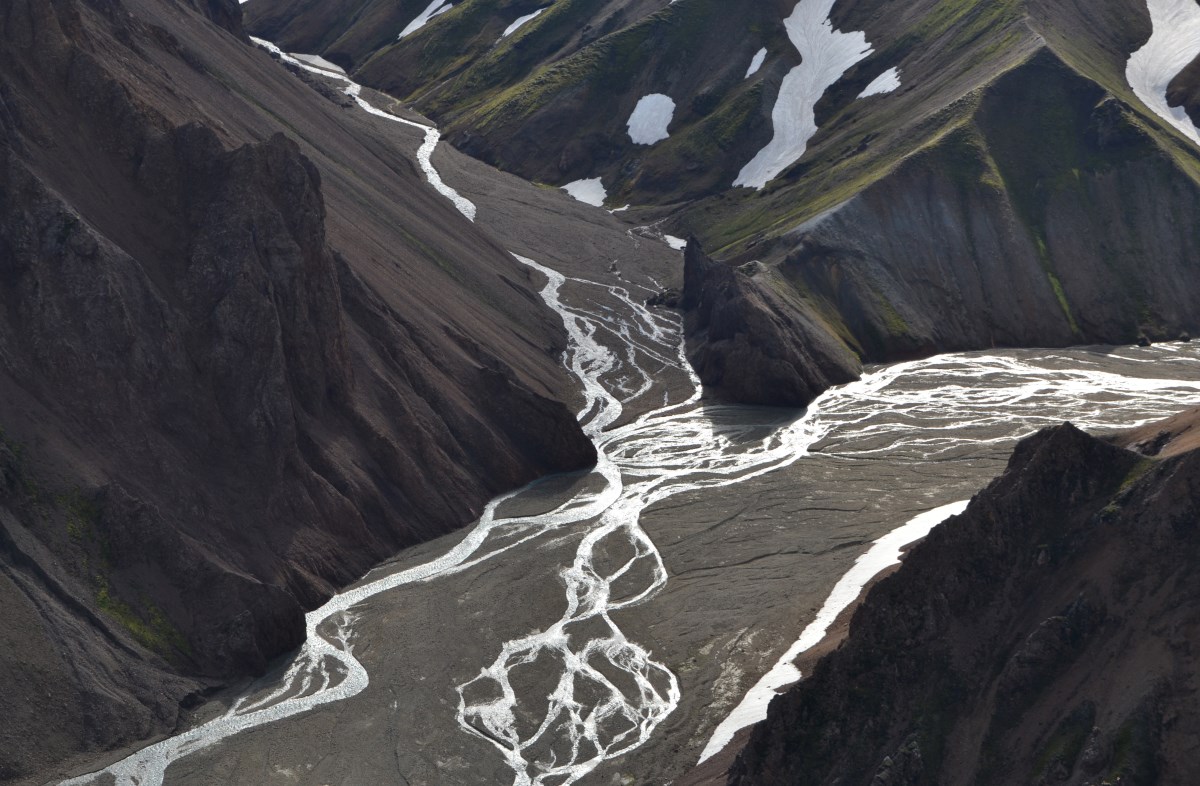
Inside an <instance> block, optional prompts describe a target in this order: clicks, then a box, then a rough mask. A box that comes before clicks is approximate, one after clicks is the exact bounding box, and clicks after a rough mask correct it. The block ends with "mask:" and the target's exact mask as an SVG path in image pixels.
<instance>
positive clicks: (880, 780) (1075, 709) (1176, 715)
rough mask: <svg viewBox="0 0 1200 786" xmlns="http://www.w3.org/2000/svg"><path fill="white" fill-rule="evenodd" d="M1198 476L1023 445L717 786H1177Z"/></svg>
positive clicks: (1051, 441) (1185, 457) (1074, 435)
mask: <svg viewBox="0 0 1200 786" xmlns="http://www.w3.org/2000/svg"><path fill="white" fill-rule="evenodd" d="M1195 420H1196V418H1195V413H1192V414H1191V415H1190V416H1189V417H1188V423H1187V424H1186V425H1185V424H1182V423H1179V422H1175V423H1173V424H1169V425H1168V426H1167V427H1165V428H1160V429H1157V431H1162V432H1163V433H1166V434H1167V438H1166V439H1165V440H1160V441H1161V442H1164V443H1169V442H1170V441H1172V440H1173V438H1174V437H1177V436H1178V435H1181V434H1185V433H1188V432H1189V431H1190V427H1191V425H1194V422H1195ZM1144 437H1145V434H1143V433H1138V434H1135V435H1132V436H1130V437H1127V438H1125V439H1124V440H1123V441H1124V442H1126V443H1130V442H1132V443H1140V442H1141V441H1142V440H1144ZM1158 450H1159V451H1162V452H1163V453H1164V455H1170V454H1172V453H1173V451H1172V450H1170V449H1167V450H1164V445H1159V446H1158ZM1198 479H1200V453H1197V452H1195V451H1190V452H1184V453H1182V454H1179V455H1172V456H1170V457H1168V458H1163V459H1162V460H1158V461H1156V460H1152V459H1149V458H1147V457H1145V456H1143V455H1140V454H1138V453H1136V452H1133V451H1130V450H1126V449H1123V448H1121V447H1118V446H1115V445H1113V444H1110V443H1109V442H1106V441H1104V440H1100V439H1097V438H1094V437H1091V436H1088V435H1087V434H1084V433H1083V432H1081V431H1079V430H1077V429H1075V428H1074V427H1072V426H1070V425H1064V426H1061V427H1057V428H1052V429H1047V430H1045V431H1043V432H1041V433H1039V434H1037V435H1036V436H1033V437H1030V438H1028V439H1027V440H1025V441H1024V442H1022V443H1021V444H1020V445H1019V446H1018V448H1017V450H1016V451H1015V453H1014V454H1013V457H1012V459H1011V461H1010V463H1009V466H1008V469H1007V471H1006V472H1005V473H1004V474H1003V475H1002V476H1001V477H1000V478H998V479H997V480H996V481H995V482H993V483H992V484H991V485H990V486H988V487H987V488H986V489H985V490H984V491H982V492H980V493H979V494H978V495H977V496H976V497H975V499H974V500H973V501H972V502H971V505H970V507H969V508H968V509H967V510H966V512H965V513H964V514H963V515H961V516H958V517H954V518H952V519H950V520H949V521H947V522H946V523H944V524H943V525H941V526H940V527H938V528H937V529H936V530H934V531H933V533H932V534H931V535H930V536H929V537H928V538H927V539H926V540H925V541H924V542H922V543H921V544H919V545H918V546H916V547H915V548H914V549H913V551H912V553H911V554H910V555H909V556H908V557H907V558H906V559H905V561H904V564H903V565H902V566H901V567H900V568H899V569H898V570H897V571H896V572H895V573H894V574H893V575H892V576H890V577H888V578H886V579H884V580H882V581H881V582H879V584H878V585H877V586H876V587H875V588H873V589H872V590H871V591H870V593H869V594H868V595H867V597H866V599H865V600H864V601H863V604H862V606H861V607H860V608H859V609H858V611H857V612H856V613H855V615H854V618H853V621H852V622H851V626H850V632H849V634H848V637H847V639H846V640H845V642H844V643H843V644H842V645H841V647H840V648H839V649H838V650H837V651H835V652H834V653H832V654H830V655H828V656H826V657H825V658H824V659H823V660H822V661H821V662H820V663H819V664H818V665H817V667H816V670H815V672H814V673H813V674H812V675H811V676H807V677H806V678H805V680H804V681H803V682H801V683H800V684H799V685H797V686H796V687H795V688H793V689H791V690H790V691H789V692H788V693H786V694H785V695H783V696H781V697H780V698H778V699H776V700H775V701H773V702H772V704H771V708H770V713H769V717H768V719H767V720H766V721H765V722H764V723H762V724H760V725H759V726H758V727H756V729H755V730H754V732H753V735H752V736H751V738H750V741H749V743H748V744H747V746H746V748H745V750H744V751H743V752H742V753H741V755H740V757H739V758H738V760H737V762H736V764H735V765H734V767H733V769H732V771H731V773H730V776H729V783H730V784H755V785H756V786H758V785H760V784H761V785H764V786H765V785H767V784H776V783H780V784H782V783H789V784H791V783H804V784H832V783H839V784H845V785H846V786H850V785H851V784H864V786H866V785H867V784H871V785H872V786H882V785H883V784H897V785H898V784H912V785H915V784H928V783H938V784H959V783H962V784H966V783H982V784H1017V783H1020V784H1049V783H1067V784H1098V783H1101V782H1105V783H1125V784H1150V783H1185V782H1187V781H1188V780H1189V779H1190V776H1191V774H1192V773H1194V772H1195V771H1196V768H1197V767H1198V766H1200V762H1198V761H1197V758H1196V751H1195V749H1194V746H1192V745H1191V742H1190V740H1192V739H1193V738H1194V735H1195V734H1196V732H1197V728H1198V727H1200V714H1198V713H1197V711H1196V708H1195V706H1194V703H1193V702H1191V701H1190V699H1189V697H1190V695H1191V693H1192V692H1193V691H1194V690H1195V683H1196V680H1197V675H1198V674H1200V669H1198V667H1200V664H1198V663H1197V660H1196V655H1195V653H1194V652H1193V648H1192V647H1191V645H1190V644H1189V642H1191V641H1194V640H1195V636H1196V635H1197V633H1198V631H1197V630H1196V624H1197V623H1196V619H1197V617H1196V609H1195V599H1196V597H1197V592H1198V590H1200V588H1198V587H1197V586H1196V577H1195V571H1194V570H1193V566H1194V565H1195V563H1196V560H1197V559H1198V558H1200V532H1198V531H1197V529H1196V522H1197V521H1200V510H1197V497H1196V495H1195V493H1194V490H1195V487H1196V484H1197V482H1198Z"/></svg>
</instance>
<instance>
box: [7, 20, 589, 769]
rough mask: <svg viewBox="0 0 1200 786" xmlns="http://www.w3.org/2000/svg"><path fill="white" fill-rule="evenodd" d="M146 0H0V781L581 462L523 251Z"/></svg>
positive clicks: (113, 736) (195, 685)
mask: <svg viewBox="0 0 1200 786" xmlns="http://www.w3.org/2000/svg"><path fill="white" fill-rule="evenodd" d="M166 5H167V4H162V3H159V2H157V0H147V2H144V3H143V2H141V0H127V2H124V3H121V2H116V1H115V0H112V1H110V2H104V3H91V2H75V1H74V0H55V2H40V0H36V1H35V0H15V2H13V3H10V4H9V7H8V9H7V12H6V13H5V14H0V102H2V103H0V606H3V608H4V617H3V621H4V624H3V625H2V626H0V628H2V629H3V631H4V634H3V636H4V638H3V640H2V641H0V715H3V716H4V717H5V718H7V719H9V722H6V723H4V724H0V780H6V781H7V780H17V781H23V780H25V779H29V778H32V777H33V776H34V774H35V773H36V774H39V775H43V774H44V775H45V777H49V775H48V774H47V773H49V772H50V768H53V767H61V766H63V765H64V764H66V765H68V766H69V764H70V761H71V757H88V756H91V757H95V756H96V755H97V754H98V753H100V752H103V751H108V750H111V749H113V748H116V747H119V746H123V745H127V744H130V743H131V742H134V741H137V740H144V739H146V738H149V737H152V736H154V735H156V734H160V733H162V732H164V731H167V730H170V729H172V728H173V727H174V726H175V725H176V723H177V722H178V719H179V707H180V703H181V702H183V701H186V700H187V699H188V696H189V695H196V694H198V692H201V691H204V690H207V689H209V688H210V687H212V686H213V685H214V684H217V683H219V682H222V681H225V680H229V679H232V678H235V677H239V676H242V675H246V674H252V673H259V672H261V671H263V670H264V669H265V668H266V666H267V664H268V662H269V661H270V660H271V659H273V658H275V657H277V656H278V655H280V654H281V653H284V652H286V651H288V650H289V649H292V648H294V647H295V646H297V645H298V644H299V643H300V641H301V640H302V638H303V635H304V619H303V614H304V611H305V610H306V609H308V608H312V607H314V606H316V605H318V604H320V603H321V602H323V601H324V600H325V599H326V598H327V597H328V596H329V595H330V593H331V592H333V591H334V590H335V589H336V588H337V587H338V586H341V585H344V584H345V583H347V582H349V581H352V580H354V579H356V578H358V577H359V576H361V575H362V574H363V573H364V572H365V571H366V570H367V569H368V568H370V567H371V566H372V565H374V564H376V563H378V562H379V561H381V560H382V559H385V558H387V557H389V556H391V555H393V554H394V553H395V552H396V551H397V550H398V549H400V548H402V547H404V546H407V545H411V544H414V543H417V542H419V541H422V540H425V539H428V538H431V537H435V536H438V535H441V534H444V533H446V532H448V531H451V530H452V529H454V528H456V527H459V526H462V525H463V524H466V523H468V522H470V521H471V520H473V519H474V518H476V517H477V516H478V514H479V512H480V510H481V509H482V506H483V505H484V504H485V503H486V501H487V500H488V499H489V498H490V497H492V496H494V495H495V494H496V493H498V492H500V491H503V490H508V489H511V488H513V487H516V486H519V485H521V484H524V483H527V482H529V481H530V480H532V479H534V478H536V477H538V476H540V475H543V474H546V473H548V472H555V471H563V470H573V469H579V468H582V467H584V466H587V465H589V464H591V463H592V462H594V461H595V452H594V448H593V446H592V444H591V443H590V442H589V441H588V440H587V438H586V437H585V436H584V435H583V433H582V431H581V429H580V428H579V426H578V423H577V422H576V420H575V418H574V416H573V414H572V412H571V411H570V410H569V409H568V408H567V407H566V406H565V405H564V404H563V403H561V401H559V400H555V398H554V397H555V396H561V395H563V394H566V393H569V392H570V388H569V386H568V384H567V381H566V377H565V374H563V373H562V372H561V369H560V368H559V366H558V363H557V355H558V352H559V350H560V349H561V346H562V342H563V337H562V334H561V331H560V330H559V329H558V328H557V326H555V322H554V321H553V319H552V315H550V316H548V317H547V316H542V315H541V314H540V313H539V312H538V311H537V310H536V309H535V308H531V305H530V304H531V303H534V302H536V300H537V299H536V296H535V295H533V294H532V291H531V288H530V287H529V286H528V278H527V277H525V274H524V272H523V269H521V268H519V267H518V266H517V265H516V264H515V263H514V262H513V261H512V260H511V258H509V257H508V256H507V255H506V254H504V253H503V251H502V250H501V249H498V248H496V246H495V244H494V243H493V242H492V241H490V240H489V239H487V238H485V237H484V236H482V235H481V234H479V233H478V232H477V231H476V230H474V229H473V228H472V227H471V226H470V225H469V224H467V223H466V222H465V221H463V220H462V218H461V216H459V215H458V213H457V212H456V211H455V210H454V209H453V207H452V206H451V205H449V203H448V202H446V200H444V199H442V198H441V197H440V196H438V195H437V194H436V193H435V192H433V191H431V190H429V189H428V188H427V187H426V186H425V185H424V184H423V182H422V180H421V178H420V174H419V173H418V172H416V170H415V168H414V167H413V166H412V165H411V163H409V162H408V161H407V160H405V159H404V158H403V156H401V155H400V154H398V153H396V152H395V149H394V148H395V146H394V145H387V144H382V145H381V144H380V143H379V139H378V138H377V137H374V136H369V135H367V134H365V133H364V131H363V128H364V127H363V126H360V125H354V124H353V123H350V124H348V125H343V124H342V122H341V117H340V116H341V114H343V113H342V110H341V109H340V108H338V107H336V106H334V105H333V104H330V103H329V102H328V101H326V100H325V99H323V98H321V97H320V96H318V95H317V94H316V93H314V92H313V91H312V90H310V89H309V88H308V87H306V86H305V85H304V84H303V83H301V82H300V81H298V80H295V79H294V78H293V77H291V76H290V75H289V74H288V73H287V72H286V71H284V70H283V69H281V68H279V67H278V65H277V64H276V63H274V62H273V61H271V60H270V59H269V58H267V57H266V56H265V55H262V54H261V53H260V52H258V51H257V50H256V49H253V48H251V47H249V46H244V45H243V43H242V42H241V41H239V40H238V39H237V38H234V37H231V36H229V35H227V34H226V33H225V32H223V31H219V30H216V29H215V28H214V27H213V25H212V24H211V22H210V21H209V18H210V17H211V18H212V19H214V20H215V21H217V22H220V23H222V24H223V25H224V26H225V27H226V28H227V29H232V30H234V32H237V29H236V28H237V25H236V18H237V14H238V13H240V9H239V7H238V6H237V4H236V3H229V2H224V0H222V2H213V3H207V2H206V3H203V4H202V5H201V7H200V8H199V11H200V12H201V14H202V15H201V14H198V13H196V12H194V11H192V10H189V9H188V8H186V7H177V6H174V5H170V7H169V8H167V7H166ZM196 53H202V54H196ZM216 72H220V73H223V74H232V73H237V74H239V78H240V79H241V80H242V82H241V83H240V84H239V85H238V89H239V91H240V92H239V93H237V94H235V93H234V92H232V91H230V89H229V88H228V87H227V86H226V84H225V82H223V81H221V80H220V79H216V78H214V77H213V76H212V74H213V73H216ZM242 95H245V96H246V98H245V99H243V98H242V97H241V96H242ZM268 104H269V105H271V106H272V107H273V108H272V109H271V110H267V109H265V108H261V109H260V107H265V106H266V105H268ZM280 118H288V119H286V120H284V121H283V122H284V123H286V124H287V125H288V127H289V128H292V129H293V130H295V128H303V129H305V131H304V132H297V133H296V134H295V137H294V138H290V137H285V136H284V135H283V134H281V133H278V132H277V129H278V127H279V124H280ZM297 138H298V139H300V140H302V141H301V142H300V143H298V142H297V141H294V139H297ZM301 144H303V145H305V147H304V148H303V149H302V147H301ZM319 162H323V163H324V165H325V167H326V168H324V169H319V168H318V163H319ZM381 162H383V164H381ZM377 171H379V172H382V173H383V177H382V179H381V180H378V181H372V180H371V178H373V177H375V176H376V173H377ZM322 172H325V173H327V174H328V173H330V172H332V177H331V178H330V177H328V176H327V177H323V176H322ZM347 172H351V173H352V175H351V176H348V175H347V174H346V173H347ZM330 179H332V181H333V182H332V185H331V183H330V182H329V181H330ZM385 194H386V196H385ZM347 205H353V206H355V208H356V211H357V212H354V213H353V215H352V216H351V217H349V218H348V217H347V211H348V208H347ZM362 205H370V206H371V207H370V209H369V210H363V209H362ZM348 225H352V227H353V231H349V230H348V229H347V227H348ZM331 227H332V229H331ZM414 249H415V250H414ZM463 260H469V271H470V276H466V275H461V274H460V272H459V271H461V270H465V269H467V262H465V261H463ZM447 271H450V272H449V273H447ZM497 278H499V279H501V280H503V281H505V282H506V283H507V284H508V285H509V286H504V287H496V286H495V283H494V282H495V280H496V279H497ZM518 314H519V315H520V317H519V319H518V318H517V317H516V316H515V315H518ZM45 777H41V779H40V780H39V781H38V782H42V781H44V780H45Z"/></svg>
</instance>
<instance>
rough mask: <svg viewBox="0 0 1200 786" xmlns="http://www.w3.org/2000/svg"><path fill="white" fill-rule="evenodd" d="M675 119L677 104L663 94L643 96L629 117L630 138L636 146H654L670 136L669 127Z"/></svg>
mask: <svg viewBox="0 0 1200 786" xmlns="http://www.w3.org/2000/svg"><path fill="white" fill-rule="evenodd" d="M673 117H675V102H674V101H673V100H672V99H671V97H670V96H665V95H663V94H662V93H651V94H650V95H648V96H643V97H642V99H641V100H640V101H638V103H637V106H636V107H634V109H633V114H632V115H630V116H629V138H630V139H632V140H633V143H634V144H635V145H652V144H654V143H655V142H661V141H662V140H664V139H666V138H667V137H669V136H670V134H669V133H667V126H669V125H671V119H672V118H673Z"/></svg>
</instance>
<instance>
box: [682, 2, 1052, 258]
mask: <svg viewBox="0 0 1200 786" xmlns="http://www.w3.org/2000/svg"><path fill="white" fill-rule="evenodd" d="M848 7H849V6H848ZM837 8H838V7H837V6H835V21H837V23H838V24H839V25H840V26H843V27H846V29H863V27H858V25H864V26H865V28H866V29H867V31H868V40H871V42H872V43H873V44H875V45H876V52H875V53H874V54H873V55H872V56H871V57H869V58H868V59H867V60H865V61H863V62H862V63H860V64H859V65H858V66H856V67H855V68H853V69H851V71H850V72H849V73H847V74H846V75H845V76H844V77H843V79H842V80H841V82H840V83H839V86H838V87H836V88H835V89H834V90H831V91H830V94H829V95H827V97H826V98H825V99H823V100H822V101H821V102H820V103H819V104H818V106H817V112H818V127H819V130H818V132H817V135H816V136H815V137H814V138H813V139H812V140H811V141H810V143H809V150H808V152H807V153H806V154H805V156H804V158H802V159H801V160H800V161H799V162H798V163H797V164H795V165H794V166H793V167H792V168H791V169H790V170H789V171H787V172H784V173H783V175H782V176H781V177H780V178H778V179H777V180H776V181H773V182H772V183H770V184H768V185H767V188H766V189H764V190H763V191H760V192H750V191H748V190H746V189H735V190H733V191H732V192H730V194H728V195H722V198H720V200H719V201H718V200H716V199H714V200H713V203H709V204H703V203H702V204H699V205H697V206H695V208H693V211H694V212H696V213H699V214H701V216H693V215H688V216H685V218H684V221H685V222H693V221H694V224H695V225H694V226H692V225H691V224H689V228H692V229H693V230H699V232H700V236H701V239H702V240H703V241H704V242H705V243H706V245H707V246H708V247H709V248H713V249H719V250H717V251H716V253H717V254H719V255H721V256H734V257H736V256H737V255H738V254H739V253H740V252H741V251H742V250H744V248H745V247H746V245H747V244H749V243H750V242H755V241H756V242H758V243H761V242H763V241H769V240H770V239H773V238H775V237H778V236H779V235H781V234H783V233H785V232H787V231H789V230H790V229H791V228H792V227H794V226H796V225H797V224H799V223H802V222H803V221H806V220H808V219H810V218H812V217H814V216H816V215H819V214H820V213H822V212H824V211H826V210H828V209H830V208H831V207H834V206H836V205H838V204H841V203H842V202H844V201H846V200H847V199H849V198H850V197H852V196H853V195H854V194H856V193H858V192H860V191H861V190H862V189H863V188H865V187H867V186H868V185H870V184H871V183H873V182H875V181H877V180H879V179H881V178H883V177H885V176H886V175H887V174H889V173H890V172H892V171H894V170H895V169H896V167H897V166H898V165H899V164H900V163H901V162H902V161H903V160H905V159H906V158H907V157H909V156H911V155H913V154H914V153H916V152H918V151H920V150H922V149H924V148H927V147H928V146H930V145H931V144H934V143H936V142H937V141H938V140H939V139H940V138H941V137H942V136H944V135H945V134H946V133H947V132H948V131H949V130H951V129H953V128H955V127H958V126H959V125H961V124H963V123H964V122H966V121H967V120H968V119H969V117H970V116H971V114H972V113H973V112H974V110H975V108H976V105H977V102H978V97H979V95H980V93H981V90H982V88H983V86H984V85H986V84H988V82H990V81H991V80H993V79H995V78H996V77H997V75H998V74H1000V73H1003V72H1005V71H1008V70H1010V69H1012V68H1015V67H1017V66H1019V65H1020V64H1021V63H1023V62H1025V61H1026V60H1027V59H1028V57H1029V55H1030V54H1031V53H1032V52H1033V51H1034V50H1035V49H1036V48H1037V46H1038V45H1039V44H1038V43H1037V41H1036V40H1035V39H1034V38H1033V37H1032V36H1031V34H1030V31H1029V30H1028V28H1027V27H1026V26H1025V25H1024V23H1023V15H1022V12H1021V3H1019V2H1016V0H1004V2H1000V3H993V4H981V3H977V2H974V1H973V0H942V2H937V3H932V4H930V3H926V4H923V5H921V6H920V7H919V8H913V9H908V10H907V11H904V12H902V11H898V10H896V9H892V8H890V7H888V6H880V7H878V8H874V7H872V6H870V5H869V4H855V5H854V6H853V8H854V9H855V12H856V13H857V14H859V15H860V16H861V17H862V18H848V19H842V20H837ZM906 25H907V26H906ZM891 66H900V67H901V69H902V77H901V79H902V83H903V86H902V87H901V89H900V90H899V91H898V92H896V93H893V94H890V95H887V96H882V97H872V98H870V99H865V100H858V99H857V95H858V93H859V92H860V91H861V88H862V87H864V86H865V85H866V83H867V82H869V81H870V80H871V79H873V78H874V77H875V76H876V75H878V73H879V72H881V71H882V70H884V69H885V68H887V67H891ZM939 105H940V106H941V109H935V111H933V112H932V113H931V112H930V107H931V106H932V107H938V106H939Z"/></svg>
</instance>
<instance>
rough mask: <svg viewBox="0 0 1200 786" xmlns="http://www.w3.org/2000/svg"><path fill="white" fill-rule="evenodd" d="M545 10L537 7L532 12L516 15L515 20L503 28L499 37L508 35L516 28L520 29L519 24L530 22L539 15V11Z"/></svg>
mask: <svg viewBox="0 0 1200 786" xmlns="http://www.w3.org/2000/svg"><path fill="white" fill-rule="evenodd" d="M545 10H546V9H545V8H539V9H538V10H536V11H534V12H533V13H532V14H525V16H519V17H517V19H516V21H514V22H513V23H512V24H511V25H509V26H508V27H506V28H504V32H503V33H501V34H500V37H501V38H508V37H509V36H510V35H512V34H513V33H515V32H517V31H518V30H520V29H521V26H522V25H524V24H525V23H526V22H532V21H533V20H534V19H537V18H538V17H539V16H541V13H542V12H543V11H545Z"/></svg>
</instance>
